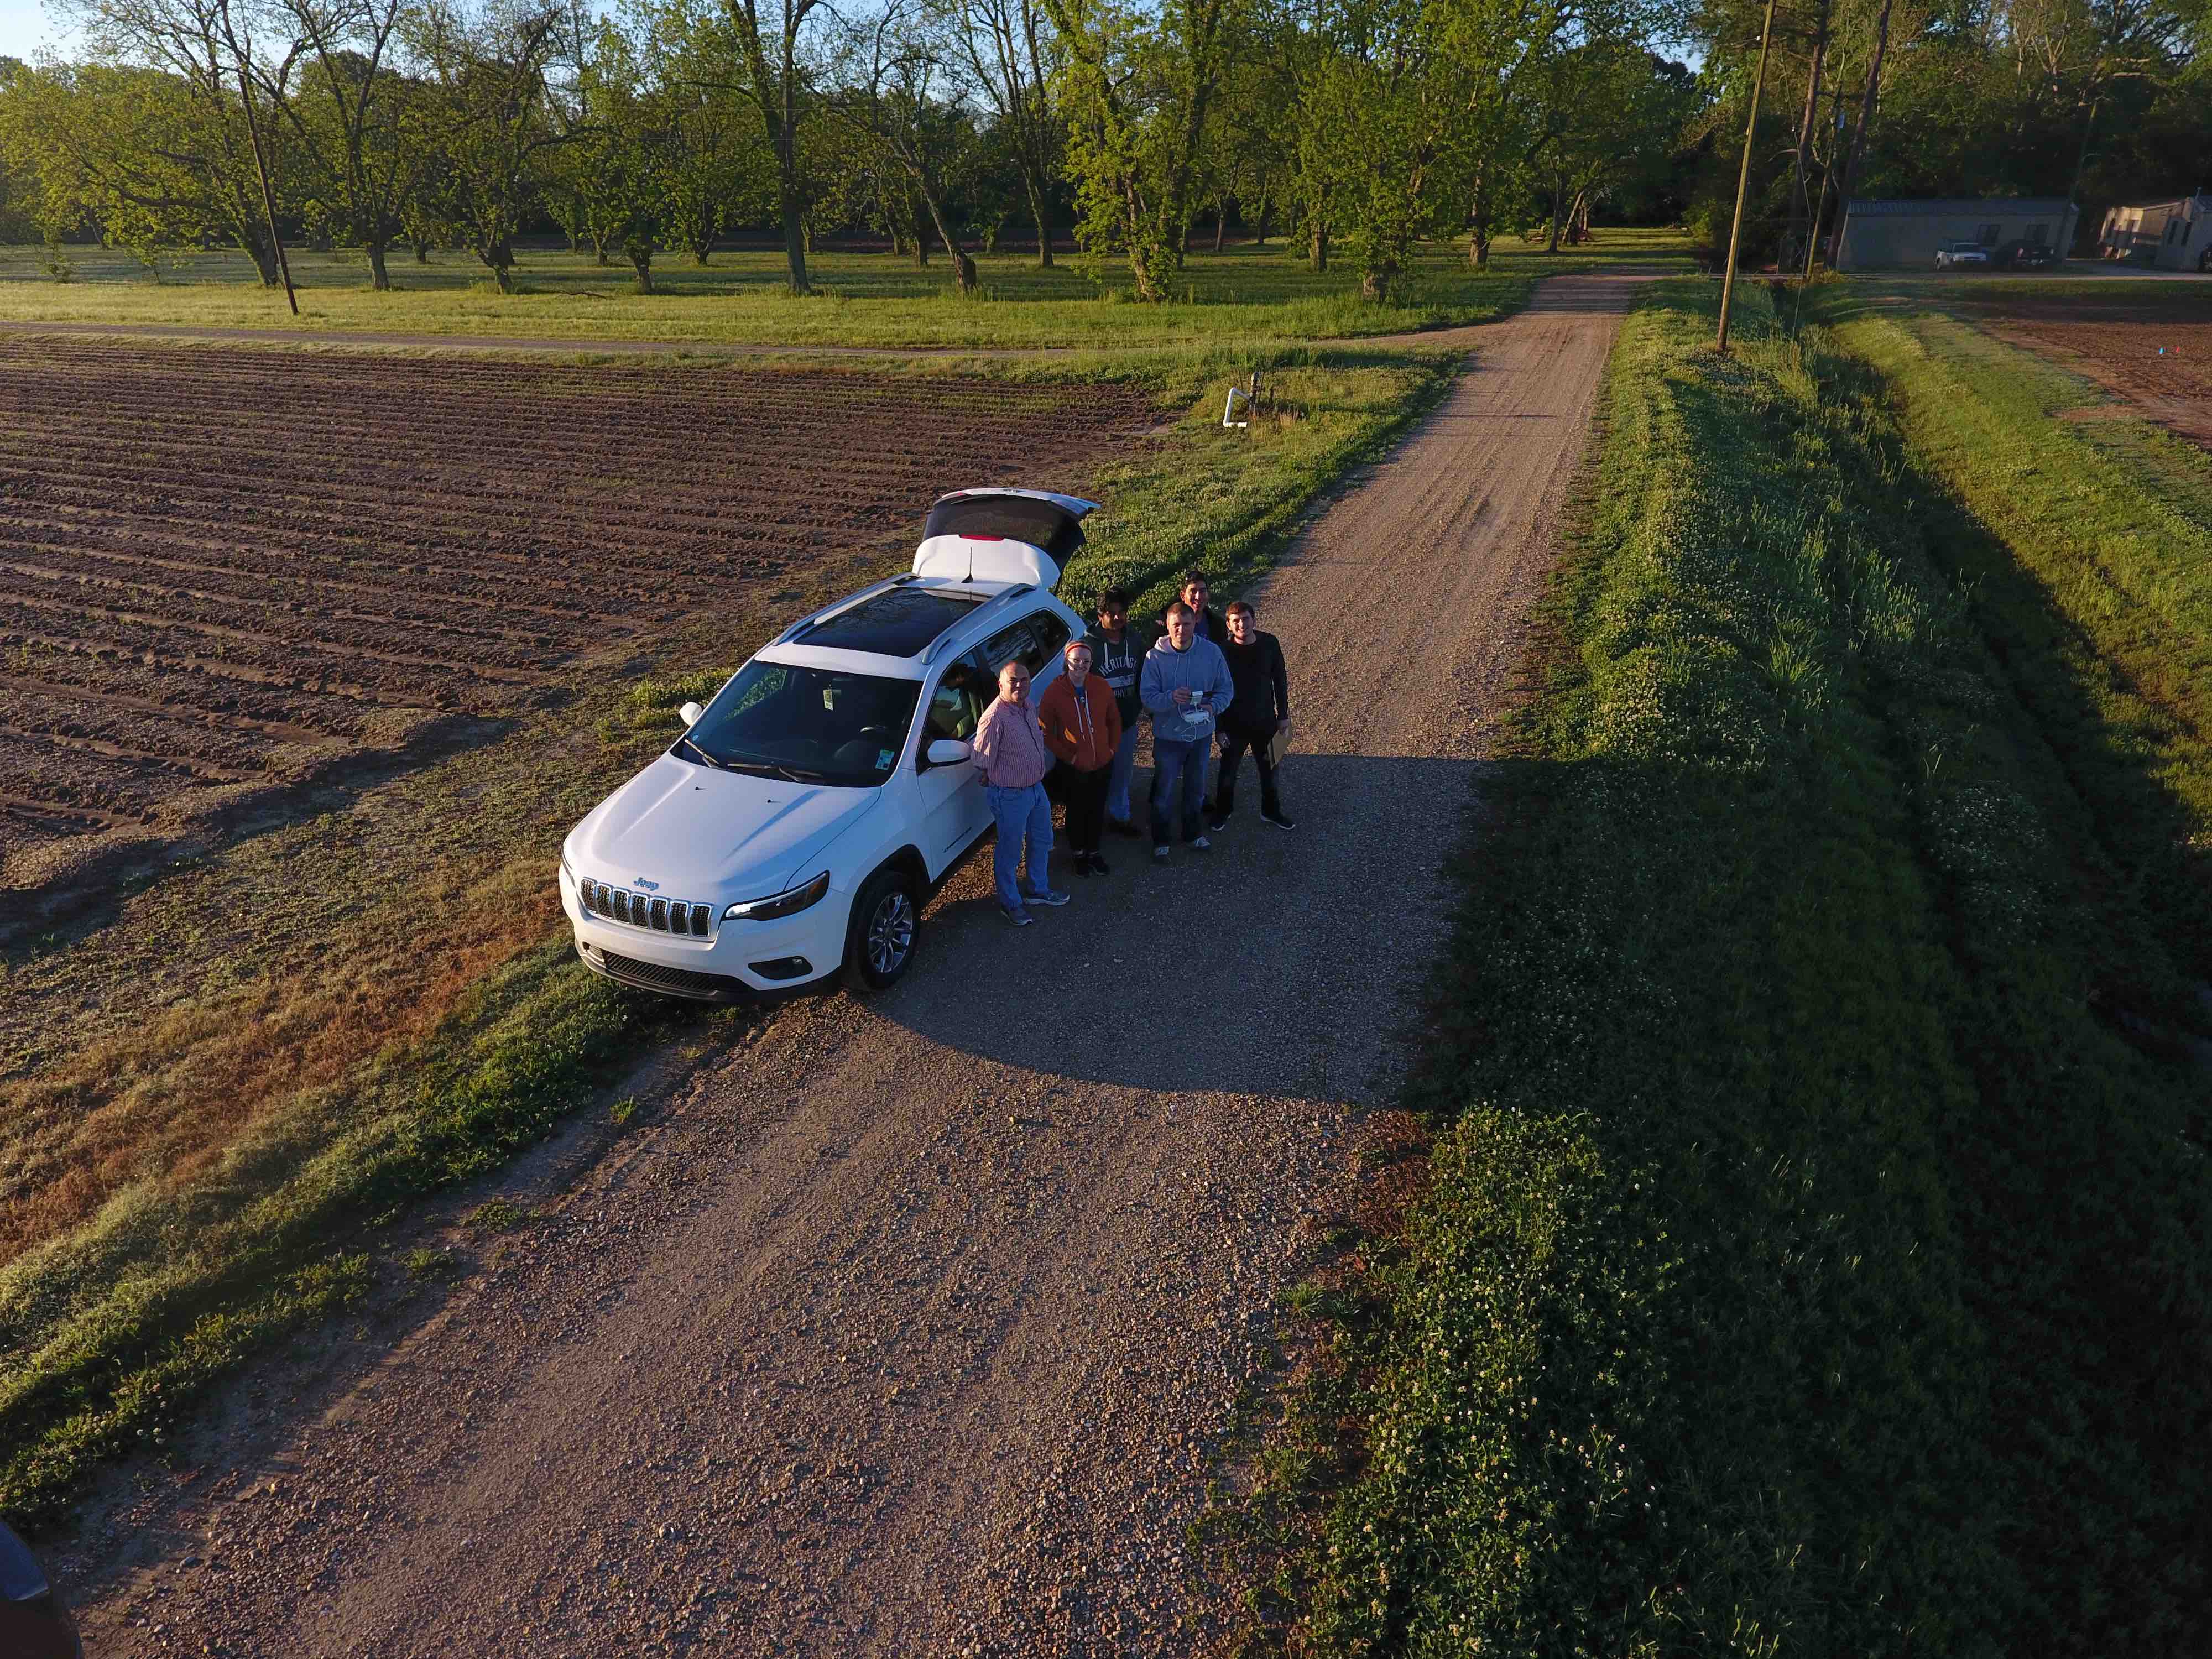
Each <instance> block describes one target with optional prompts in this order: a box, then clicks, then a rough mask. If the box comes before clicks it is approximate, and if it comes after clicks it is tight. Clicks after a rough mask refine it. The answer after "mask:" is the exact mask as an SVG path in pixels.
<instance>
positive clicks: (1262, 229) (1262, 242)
mask: <svg viewBox="0 0 2212 1659" xmlns="http://www.w3.org/2000/svg"><path fill="white" fill-rule="evenodd" d="M1273 208H1274V204H1273V203H1271V202H1269V201H1268V199H1267V197H1264V196H1262V197H1261V198H1260V210H1259V211H1258V213H1256V214H1255V215H1254V216H1253V219H1252V246H1254V247H1265V246H1267V219H1268V216H1269V215H1270V214H1271V213H1272V212H1273Z"/></svg>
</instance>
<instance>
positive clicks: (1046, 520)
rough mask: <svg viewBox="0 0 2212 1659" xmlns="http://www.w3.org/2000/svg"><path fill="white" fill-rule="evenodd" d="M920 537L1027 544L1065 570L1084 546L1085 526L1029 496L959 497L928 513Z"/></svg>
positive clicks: (1065, 510) (944, 502)
mask: <svg viewBox="0 0 2212 1659" xmlns="http://www.w3.org/2000/svg"><path fill="white" fill-rule="evenodd" d="M921 536H922V539H923V540H924V541H927V540H928V539H929V538H932V537H933V536H971V537H977V538H999V539H1001V540H1005V541H1015V542H1027V543H1028V544H1030V546H1031V547H1035V548H1040V549H1042V550H1043V551H1044V552H1045V553H1047V554H1048V555H1049V556H1051V558H1052V561H1053V562H1054V563H1055V564H1057V565H1059V566H1060V568H1062V569H1066V568H1067V562H1068V560H1069V559H1070V558H1072V557H1073V556H1074V555H1075V553H1076V551H1077V550H1079V548H1081V547H1082V545H1083V525H1082V521H1081V520H1079V519H1078V518H1077V517H1076V516H1075V515H1074V514H1073V513H1070V512H1069V511H1068V510H1067V509H1066V507H1055V506H1054V505H1053V503H1052V502H1050V501H1032V500H1030V498H1029V497H1028V496H1026V495H957V496H954V497H953V498H952V499H951V500H949V501H939V502H938V504H937V505H936V506H935V507H932V508H930V509H929V522H928V524H927V526H926V527H925V528H924V529H923V531H922V532H921Z"/></svg>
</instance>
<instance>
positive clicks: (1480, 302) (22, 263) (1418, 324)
mask: <svg viewBox="0 0 2212 1659" xmlns="http://www.w3.org/2000/svg"><path fill="white" fill-rule="evenodd" d="M1599 236H1600V239H1601V240H1598V241H1597V242H1595V243H1594V244H1592V245H1590V246H1587V247H1585V248H1582V249H1577V250H1574V251H1572V252H1562V253H1561V254H1560V255H1559V256H1558V257H1556V258H1553V257H1547V255H1546V254H1545V253H1544V252H1543V251H1542V249H1541V246H1537V247H1530V246H1526V245H1524V244H1522V243H1519V242H1517V241H1516V242H1511V243H1503V242H1502V243H1499V244H1498V246H1497V248H1496V251H1495V254H1494V257H1493V259H1492V265H1493V269H1492V270H1491V271H1489V272H1486V273H1482V274H1477V273H1474V272H1473V271H1470V270H1468V265H1467V258H1466V253H1465V251H1464V249H1463V248H1462V247H1457V246H1432V247H1430V248H1427V249H1425V250H1424V251H1423V252H1421V253H1420V254H1419V256H1418V257H1417V258H1416V259H1415V260H1414V262H1413V274H1412V277H1411V279H1410V281H1409V282H1408V283H1407V289H1406V292H1405V295H1404V296H1403V299H1402V301H1401V302H1400V303H1396V304H1392V305H1388V306H1376V305H1368V304H1364V303H1363V302H1362V301H1360V299H1359V297H1358V292H1357V289H1358V273H1357V272H1356V271H1354V270H1352V269H1350V268H1349V267H1347V266H1346V265H1344V264H1341V263H1339V264H1336V265H1335V266H1334V267H1333V268H1332V269H1331V270H1328V271H1326V272H1315V271H1313V270H1310V269H1308V267H1307V265H1306V263H1305V261H1304V259H1302V258H1298V257H1297V256H1296V255H1295V253H1294V252H1292V251H1291V250H1289V249H1287V248H1285V247H1284V246H1282V245H1281V244H1279V243H1276V244H1271V245H1270V246H1267V247H1266V248H1255V247H1253V246H1249V245H1237V246H1231V247H1230V248H1229V249H1227V250H1226V251H1225V252H1222V253H1219V254H1214V253H1210V252H1193V253H1192V254H1191V256H1190V258H1189V262H1188V269H1187V270H1186V271H1185V272H1184V273H1183V276H1182V278H1181V279H1180V280H1179V282H1178V283H1176V292H1177V295H1178V296H1179V297H1178V299H1177V300H1176V302H1174V303H1170V304H1166V305H1160V306H1144V305H1139V304H1136V303H1134V302H1133V301H1131V300H1130V298H1129V291H1128V279H1127V272H1126V270H1122V271H1117V270H1115V268H1113V267H1112V266H1110V265H1109V267H1108V268H1107V269H1106V270H1105V271H1104V272H1103V280H1102V281H1101V282H1093V281H1092V280H1091V278H1089V277H1088V276H1085V275H1084V274H1083V273H1082V272H1081V271H1080V270H1079V269H1078V268H1077V266H1076V264H1074V262H1073V260H1072V259H1068V260H1066V262H1065V263H1062V264H1059V265H1057V266H1055V267H1054V269H1052V270H1038V269H1036V265H1035V264H1034V261H1033V259H1032V258H1028V257H1024V256H1021V255H1018V254H999V255H992V256H985V257H983V258H979V259H978V261H977V264H979V266H980V267H981V276H982V283H983V293H982V294H981V295H980V296H978V297H976V298H974V299H962V298H961V297H959V295H957V294H956V293H955V292H954V291H953V289H952V280H951V267H950V265H949V264H947V263H946V262H945V259H944V258H942V257H941V256H940V257H939V258H937V259H936V260H935V261H934V262H933V264H930V265H928V266H926V267H917V266H915V264H913V263H912V262H911V260H910V259H908V258H903V257H894V256H891V255H890V254H882V253H865V254H861V253H829V252H824V253H821V254H817V255H816V256H815V257H814V258H813V259H812V260H811V261H810V264H809V270H810V271H811V274H812V276H813V278H814V280H815V282H816V283H817V286H818V288H819V289H820V290H821V291H820V292H819V293H817V295H813V296H811V297H810V298H806V299H794V298H793V297H792V296H791V295H788V294H787V292H785V291H784V289H783V278H784V266H783V256H782V255H781V253H780V252H762V251H747V252H720V253H717V254H715V255H714V260H713V263H712V264H709V265H708V266H706V267H705V268H703V269H702V268H700V267H698V266H696V265H694V264H691V262H690V259H689V258H688V257H684V256H677V257H670V256H666V255H664V256H663V257H662V258H661V259H659V261H657V262H656V263H655V264H654V267H653V278H654V283H655V286H656V289H657V290H658V291H657V292H655V293H654V294H653V295H640V294H637V293H635V292H634V291H633V289H632V285H631V283H630V280H629V278H630V273H629V268H628V266H626V265H619V264H617V265H605V266H602V265H599V264H595V263H594V262H593V260H592V258H591V256H590V255H589V254H570V253H567V252H559V251H554V250H541V251H535V252H528V253H526V255H525V256H524V258H523V262H522V264H520V267H519V268H518V270H517V273H516V275H517V283H518V289H519V290H520V291H518V292H517V293H514V294H513V295H502V294H501V293H500V292H499V291H498V290H497V289H496V288H495V287H494V286H493V285H492V283H491V282H490V279H489V273H487V272H486V271H485V270H484V269H483V267H482V266H481V265H479V264H477V263H476V261H475V260H474V259H473V258H471V257H470V256H468V255H465V254H455V253H451V252H434V253H433V254H432V256H431V259H432V263H431V264H428V265H417V264H414V263H413V261H412V259H411V258H410V257H408V256H405V255H402V256H400V257H398V258H395V260H394V261H393V263H392V266H391V270H392V280H393V281H394V282H395V283H398V285H399V286H398V289H396V290H395V291H392V292H388V293H385V294H378V293H376V292H374V290H372V289H370V288H369V286H368V265H367V264H366V262H365V261H364V260H363V259H362V258H361V257H360V256H359V255H358V254H353V253H333V254H315V253H312V252H298V253H295V255H294V257H293V261H292V265H293V274H294V279H295V282H296V283H299V285H300V313H301V314H300V316H299V317H298V318H297V319H294V318H293V317H292V316H291V315H290V314H289V313H288V312H287V311H286V309H285V306H284V299H283V295H282V294H281V293H279V292H276V291H274V290H269V289H263V288H261V287H260V286H259V285H258V283H257V282H255V281H254V280H253V279H252V266H251V264H249V263H248V262H247V261H246V258H245V257H244V256H243V255H241V254H238V253H234V252H229V253H225V252H215V253H193V254H188V255H183V256H180V257H179V258H178V259H177V260H176V261H174V262H173V263H171V262H164V264H163V265H162V269H161V280H160V281H159V282H156V281H155V279H154V277H153V276H152V275H151V274H150V273H149V271H148V270H147V269H146V268H145V267H144V266H143V265H142V264H139V263H138V262H137V259H135V258H132V257H131V255H129V254H127V253H123V252H113V251H110V250H106V249H100V248H87V249H79V248H71V249H69V250H67V258H68V260H69V263H70V265H71V267H72V268H73V277H72V280H70V281H68V282H56V281H54V280H52V277H51V276H49V275H48V274H47V272H46V270H45V269H44V267H45V264H46V260H47V258H48V255H47V252H46V249H44V248H40V247H21V246H17V247H7V248H0V322H110V323H163V324H172V325H197V326H209V327H233V328H265V329H272V330H281V331H292V330H297V331H302V332H307V333H313V332H316V331H325V330H368V331H378V332H390V333H408V334H426V335H459V336H466V335H492V336H498V335H508V336H526V337H545V338H562V339H568V338H578V339H608V340H630V339H656V340H680V341H688V342H698V343H702V344H708V343H724V344H779V345H815V346H823V345H837V346H870V347H885V348H895V347H965V348H971V349H993V348H997V349H1035V348H1054V347H1060V348H1068V347H1073V348H1079V349H1093V350H1098V349H1106V350H1119V349H1130V348H1159V347H1188V346H1197V345H1205V344H1207V343H1219V342H1226V341H1266V340H1316V339H1333V338H1343V337H1354V336H1358V335H1374V334H1389V333H1395V332H1399V331H1407V330H1413V329H1419V328H1427V327H1435V326H1439V325H1446V324H1455V323H1479V322H1486V321H1489V320H1491V319H1493V318H1496V317H1498V316H1500V315H1503V314H1504V313H1505V312H1507V311H1510V310H1512V309H1514V308H1516V307H1518V306H1519V305H1520V304H1521V302H1522V300H1523V299H1524V298H1525V297H1526V295H1527V292H1528V283H1530V282H1531V281H1532V280H1534V278H1536V277H1538V276H1545V275H1547V274H1549V273H1551V272H1553V271H1554V270H1591V269H1602V268H1604V267H1606V266H1607V265H1618V264H1649V265H1654V266H1659V267H1664V268H1673V269H1682V270H1686V269H1687V268H1688V252H1687V250H1688V243H1687V240H1686V238H1685V237H1683V236H1682V235H1680V234H1678V233H1674V232H1668V231H1651V230H1620V229H1615V230H1601V231H1600V232H1599Z"/></svg>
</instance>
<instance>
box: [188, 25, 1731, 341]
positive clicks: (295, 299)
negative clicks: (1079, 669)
mask: <svg viewBox="0 0 2212 1659" xmlns="http://www.w3.org/2000/svg"><path fill="white" fill-rule="evenodd" d="M1769 5H1770V9H1771V0H1769ZM222 32H223V34H224V36H225V38H226V39H228V41H229V42H230V61H231V62H232V63H233V64H235V65H236V66H237V69H238V95H239V98H240V100H242V101H243V102H244V104H245V105H246V138H247V139H248V141H250V142H251V143H252V146H253V170H254V172H255V173H258V174H259V175H260V176H261V211H262V213H263V214H264V216H266V218H267V219H268V221H269V246H270V247H271V248H272V249H274V250H275V252H276V273H277V275H278V276H282V277H283V279H284V303H285V304H287V305H289V306H290V307H292V314H293V315H294V316H295V317H296V316H298V315H299V314H300V299H299V295H295V293H293V292H292V264H291V261H289V259H287V258H285V257H284V239H283V236H281V235H280V234H277V230H276V191H273V190H271V189H270V187H269V162H268V160H267V158H266V157H265V156H264V155H262V153H261V123H260V121H259V120H258V119H257V118H255V116H254V113H253V86H252V82H249V81H248V80H247V79H246V49H245V48H244V47H243V46H240V45H239V44H238V35H237V33H236V32H235V31H234V30H233V29H232V27H231V26H230V6H229V4H228V0H225V3H224V5H223V8H222Z"/></svg>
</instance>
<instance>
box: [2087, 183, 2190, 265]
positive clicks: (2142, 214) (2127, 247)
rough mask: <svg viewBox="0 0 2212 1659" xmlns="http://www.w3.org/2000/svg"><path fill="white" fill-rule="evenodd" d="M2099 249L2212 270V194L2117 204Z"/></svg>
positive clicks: (2140, 260) (2134, 259) (2130, 258)
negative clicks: (2171, 200)
mask: <svg viewBox="0 0 2212 1659" xmlns="http://www.w3.org/2000/svg"><path fill="white" fill-rule="evenodd" d="M2097 253H2098V256H2099V257H2100V258H2106V259H2118V260H2125V261H2126V262H2128V263H2129V264H2139V265H2148V266H2150V267H2152V268H2153V269H2154V270H2203V271H2212V196H2185V197H2182V198H2181V199H2180V200H2179V201H2175V202H2136V203H2128V204H2123V205H2121V206H2118V207H2115V208H2112V209H2111V210H2109V211H2107V212H2106V215H2105V223H2104V227H2103V228H2102V229H2101V230H2100V232H2099V233H2098V235H2097Z"/></svg>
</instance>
